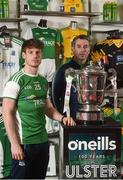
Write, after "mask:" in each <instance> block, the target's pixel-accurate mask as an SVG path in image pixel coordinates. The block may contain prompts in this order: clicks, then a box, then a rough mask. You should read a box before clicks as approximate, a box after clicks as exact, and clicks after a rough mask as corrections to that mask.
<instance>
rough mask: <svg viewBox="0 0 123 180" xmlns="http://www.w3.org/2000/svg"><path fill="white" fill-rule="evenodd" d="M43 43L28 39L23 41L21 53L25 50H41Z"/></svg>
mask: <svg viewBox="0 0 123 180" xmlns="http://www.w3.org/2000/svg"><path fill="white" fill-rule="evenodd" d="M43 47H44V43H43V42H42V41H40V40H38V39H28V40H25V41H24V43H23V45H22V52H25V51H26V49H27V48H29V49H31V48H37V49H41V50H43Z"/></svg>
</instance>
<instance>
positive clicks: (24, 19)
mask: <svg viewBox="0 0 123 180" xmlns="http://www.w3.org/2000/svg"><path fill="white" fill-rule="evenodd" d="M26 20H27V18H6V19H5V18H4V19H0V22H21V21H26Z"/></svg>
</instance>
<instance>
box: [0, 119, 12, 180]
mask: <svg viewBox="0 0 123 180" xmlns="http://www.w3.org/2000/svg"><path fill="white" fill-rule="evenodd" d="M11 163H12V159H11V152H10V143H9V140H8V137H7V134H6V131H5V127H4V123H3V120H2V117H0V179H2V178H6V177H9V175H10V171H11Z"/></svg>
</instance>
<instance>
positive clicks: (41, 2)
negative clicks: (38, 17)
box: [27, 0, 49, 11]
mask: <svg viewBox="0 0 123 180" xmlns="http://www.w3.org/2000/svg"><path fill="white" fill-rule="evenodd" d="M48 2H49V0H27V3H28V5H29V10H38V11H40V10H44V11H46V10H47V9H48Z"/></svg>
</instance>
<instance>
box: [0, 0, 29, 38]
mask: <svg viewBox="0 0 123 180" xmlns="http://www.w3.org/2000/svg"><path fill="white" fill-rule="evenodd" d="M17 2H18V3H17V18H1V19H0V24H3V23H5V25H8V24H10V23H14V27H13V28H8V30H9V31H11V32H18V36H19V37H20V36H21V27H20V22H22V21H26V20H27V18H20V0H18V1H17Z"/></svg>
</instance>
